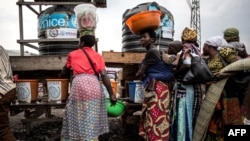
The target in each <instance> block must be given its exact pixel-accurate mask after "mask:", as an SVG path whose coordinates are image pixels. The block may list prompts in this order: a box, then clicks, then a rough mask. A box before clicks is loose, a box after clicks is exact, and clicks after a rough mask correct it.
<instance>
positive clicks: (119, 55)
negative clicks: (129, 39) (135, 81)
mask: <svg viewBox="0 0 250 141" xmlns="http://www.w3.org/2000/svg"><path fill="white" fill-rule="evenodd" d="M144 56H145V52H143V53H133V52H112V51H103V52H102V57H103V59H104V60H105V62H106V63H118V64H119V63H122V64H139V63H141V61H142V59H143V58H144Z"/></svg>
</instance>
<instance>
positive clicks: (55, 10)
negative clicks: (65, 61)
mask: <svg viewBox="0 0 250 141" xmlns="http://www.w3.org/2000/svg"><path fill="white" fill-rule="evenodd" d="M73 8H74V7H72V6H63V5H55V6H52V7H49V8H47V9H45V10H44V11H43V12H41V13H40V15H39V16H38V38H40V39H65V38H77V37H78V36H79V33H78V31H77V23H76V16H75V13H74V10H73ZM38 45H39V54H40V55H62V54H63V55H65V54H68V53H69V52H70V51H72V50H75V49H77V48H78V41H67V42H63V41H59V42H58V41H57V42H55V41H52V42H39V43H38Z"/></svg>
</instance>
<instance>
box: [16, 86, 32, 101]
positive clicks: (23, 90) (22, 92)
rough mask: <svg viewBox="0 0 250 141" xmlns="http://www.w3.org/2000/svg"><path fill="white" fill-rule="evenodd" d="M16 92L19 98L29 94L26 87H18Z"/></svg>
mask: <svg viewBox="0 0 250 141" xmlns="http://www.w3.org/2000/svg"><path fill="white" fill-rule="evenodd" d="M17 94H18V97H19V98H20V99H27V98H29V96H30V90H29V89H28V88H27V87H19V88H18V89H17Z"/></svg>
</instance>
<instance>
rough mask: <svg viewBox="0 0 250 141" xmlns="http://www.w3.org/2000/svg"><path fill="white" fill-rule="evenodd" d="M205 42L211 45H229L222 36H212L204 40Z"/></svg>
mask: <svg viewBox="0 0 250 141" xmlns="http://www.w3.org/2000/svg"><path fill="white" fill-rule="evenodd" d="M205 44H207V45H209V46H213V47H216V48H218V47H230V46H231V45H229V44H228V43H227V41H226V40H225V39H224V38H223V37H222V36H214V37H211V38H209V39H207V40H206V41H205Z"/></svg>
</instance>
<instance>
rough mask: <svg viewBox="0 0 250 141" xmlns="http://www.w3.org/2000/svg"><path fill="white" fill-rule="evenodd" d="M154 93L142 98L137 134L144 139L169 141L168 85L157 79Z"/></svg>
mask: <svg viewBox="0 0 250 141" xmlns="http://www.w3.org/2000/svg"><path fill="white" fill-rule="evenodd" d="M155 92H156V95H154V96H153V97H151V98H149V99H144V102H143V105H142V109H143V110H142V111H143V114H142V115H143V116H142V119H141V121H140V125H139V135H140V136H142V137H143V138H144V139H146V141H169V121H170V120H169V104H170V93H169V89H168V85H167V84H165V83H163V82H161V81H157V82H156V87H155Z"/></svg>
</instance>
